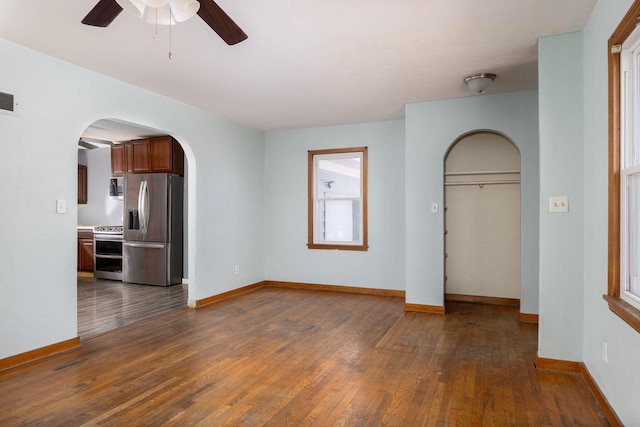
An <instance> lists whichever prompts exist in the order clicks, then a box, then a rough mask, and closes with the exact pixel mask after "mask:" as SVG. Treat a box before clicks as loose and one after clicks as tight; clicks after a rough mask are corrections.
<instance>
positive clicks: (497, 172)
mask: <svg viewBox="0 0 640 427" xmlns="http://www.w3.org/2000/svg"><path fill="white" fill-rule="evenodd" d="M513 173H520V171H519V170H511V171H475V172H473V171H472V172H446V173H445V174H444V176H463V175H504V174H513Z"/></svg>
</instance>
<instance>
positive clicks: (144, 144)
mask: <svg viewBox="0 0 640 427" xmlns="http://www.w3.org/2000/svg"><path fill="white" fill-rule="evenodd" d="M130 144H131V149H130V152H129V153H130V159H131V167H130V168H128V169H130V171H131V173H148V172H151V140H149V139H139V140H137V141H131V142H130ZM127 160H129V159H127Z"/></svg>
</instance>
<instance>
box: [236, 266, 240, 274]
mask: <svg viewBox="0 0 640 427" xmlns="http://www.w3.org/2000/svg"><path fill="white" fill-rule="evenodd" d="M238 273H240V266H239V265H236V274H238Z"/></svg>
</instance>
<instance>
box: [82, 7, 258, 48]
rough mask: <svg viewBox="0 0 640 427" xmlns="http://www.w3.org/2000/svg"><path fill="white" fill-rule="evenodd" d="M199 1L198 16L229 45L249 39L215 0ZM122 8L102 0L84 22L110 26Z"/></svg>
mask: <svg viewBox="0 0 640 427" xmlns="http://www.w3.org/2000/svg"><path fill="white" fill-rule="evenodd" d="M198 2H199V3H200V9H198V12H197V13H198V16H200V18H202V20H203V21H204V22H206V23H207V25H209V27H211V29H212V30H213V31H215V32H216V33H217V34H218V35H219V36H220V38H221V39H222V40H224V41H225V42H226V43H227V44H228V45H234V44H236V43H240V42H241V41H243V40H246V39H247V35H246V34H245V33H244V31H242V29H241V28H240V27H238V25H237V24H236V23H235V22H233V19H231V18H230V17H229V15H227V14H226V13H225V12H224V10H222V9H221V8H220V6H218V5H217V4H216V3H215V2H214V1H213V0H198ZM122 10H123V9H122V7H121V6H120V5H119V4H118V2H117V1H116V0H100V1H98V3H97V4H96V5H95V6H94V7H93V9H91V11H90V12H89V13H88V14H87V16H85V17H84V19H83V20H82V23H83V24H85V25H93V26H95V27H108V26H109V24H111V23H112V22H113V20H114V19H116V17H117V16H118V15H119V14H120V12H122Z"/></svg>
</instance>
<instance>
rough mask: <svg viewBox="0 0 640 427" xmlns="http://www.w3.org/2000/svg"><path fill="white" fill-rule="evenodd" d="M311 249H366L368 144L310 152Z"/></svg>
mask: <svg viewBox="0 0 640 427" xmlns="http://www.w3.org/2000/svg"><path fill="white" fill-rule="evenodd" d="M308 168H309V170H308V173H309V176H308V216H309V217H308V243H307V246H308V247H309V249H342V250H351V251H366V250H367V249H368V243H367V241H368V240H367V147H356V148H340V149H331V150H314V151H309V165H308Z"/></svg>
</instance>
